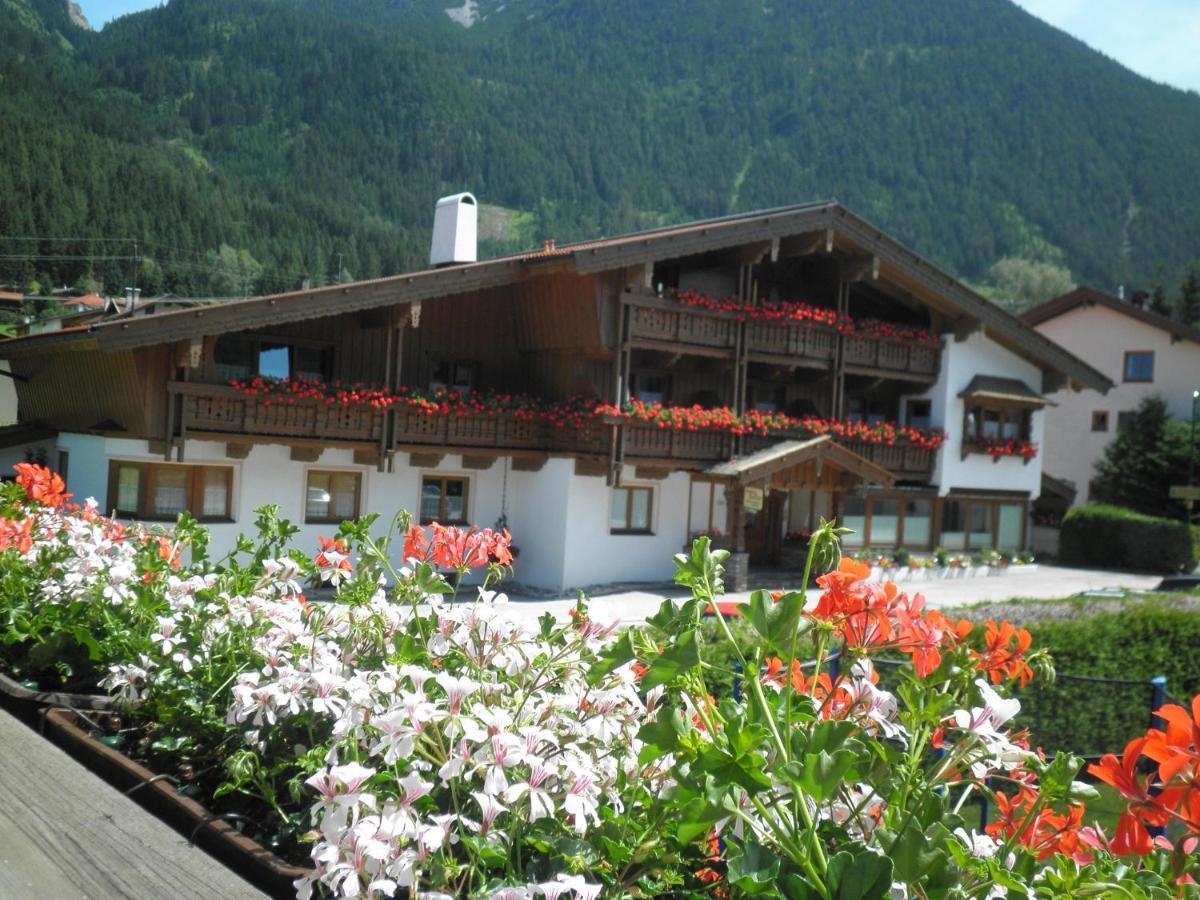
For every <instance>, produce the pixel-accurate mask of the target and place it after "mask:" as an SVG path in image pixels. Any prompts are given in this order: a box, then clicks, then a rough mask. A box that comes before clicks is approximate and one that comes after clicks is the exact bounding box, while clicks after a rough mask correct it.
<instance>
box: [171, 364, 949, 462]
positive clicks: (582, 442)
mask: <svg viewBox="0 0 1200 900" xmlns="http://www.w3.org/2000/svg"><path fill="white" fill-rule="evenodd" d="M170 391H171V393H172V394H173V395H178V396H180V397H181V398H182V403H181V406H180V408H181V416H182V418H181V419H180V421H179V422H178V425H179V428H178V430H177V432H176V434H175V435H174V437H186V436H187V434H188V433H209V434H219V435H221V436H222V437H225V438H236V437H239V436H246V437H250V438H253V437H262V438H281V439H284V440H286V439H288V438H293V439H298V440H306V441H310V442H311V441H327V442H328V443H330V444H343V445H346V444H349V445H359V444H361V445H363V446H369V445H373V446H376V447H378V446H379V445H380V444H381V442H382V441H383V439H384V421H385V413H383V412H382V411H379V410H375V409H371V408H364V407H343V406H330V405H327V404H325V403H322V402H320V401H313V400H297V401H295V402H288V401H286V400H281V399H278V398H275V399H271V398H264V397H247V396H245V395H243V394H241V393H239V392H238V391H236V390H234V389H233V388H231V387H229V386H227V385H213V384H197V383H193V382H172V383H171V384H170ZM391 415H392V427H391V437H392V442H391V449H393V450H396V449H404V448H423V447H428V448H429V449H431V450H434V449H438V450H443V451H449V452H454V451H456V450H457V451H459V452H462V451H466V452H467V453H470V452H471V451H472V450H479V451H493V452H500V453H503V452H504V451H533V452H537V453H556V454H563V455H571V456H586V457H592V458H595V457H605V456H607V455H608V453H609V446H610V445H609V440H610V437H611V431H610V428H611V426H612V425H613V424H615V422H614V421H611V420H605V421H600V420H596V421H592V422H588V423H586V424H585V425H584V426H583V427H582V428H575V427H570V426H568V427H556V426H555V424H554V423H552V422H549V421H547V420H544V419H528V418H517V417H515V416H508V415H497V416H464V417H462V418H459V417H456V416H443V415H437V416H422V415H417V414H415V413H408V412H402V411H399V410H393V412H392V413H391ZM623 428H624V440H623V447H622V449H623V458H624V459H625V460H627V461H631V462H636V461H640V460H645V461H663V462H678V463H683V464H687V463H691V464H696V463H710V462H719V461H721V460H726V459H729V458H730V457H732V456H733V455H734V452H735V448H736V441H735V439H734V437H733V436H732V435H730V434H728V433H726V432H721V431H679V430H676V429H673V428H658V427H655V426H653V425H646V424H640V423H636V422H635V423H627V424H625V425H624V426H623ZM807 436H808V435H805V434H788V433H781V434H777V435H772V436H770V437H756V438H747V439H746V440H745V441H743V452H753V451H754V450H757V449H760V448H762V447H765V446H769V445H771V444H774V443H776V442H778V441H782V440H788V439H792V438H799V439H804V438H805V437H807ZM844 443H845V445H846V446H847V447H849V448H850V449H852V450H854V451H855V452H856V453H859V454H860V455H862V456H864V457H866V458H867V459H869V460H871V462H873V463H876V464H877V465H879V466H882V467H883V468H885V469H887V470H888V471H890V472H893V473H894V474H896V475H901V476H905V477H927V476H929V475H930V474H932V472H933V465H934V460H935V458H936V451H933V450H924V449H921V448H917V447H906V446H893V447H889V446H886V445H883V444H870V443H859V442H852V441H845V442H844Z"/></svg>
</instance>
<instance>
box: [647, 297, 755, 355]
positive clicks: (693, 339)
mask: <svg viewBox="0 0 1200 900" xmlns="http://www.w3.org/2000/svg"><path fill="white" fill-rule="evenodd" d="M739 324H740V323H739V322H738V321H737V319H735V318H733V317H732V316H730V315H728V314H726V313H720V312H714V311H712V310H707V309H690V308H688V307H685V306H680V305H679V304H678V303H674V302H672V301H669V300H662V299H660V298H658V297H655V296H653V295H639V296H638V297H637V299H636V300H631V301H629V340H630V342H631V343H633V344H635V345H637V346H644V347H648V348H650V349H655V348H659V347H661V348H663V349H677V348H678V346H679V345H684V346H686V347H688V348H689V349H691V350H692V351H693V352H696V353H699V354H701V355H705V356H732V355H733V352H734V350H735V349H736V348H737V339H738V325H739Z"/></svg>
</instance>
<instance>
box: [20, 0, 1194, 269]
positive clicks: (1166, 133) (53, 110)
mask: <svg viewBox="0 0 1200 900" xmlns="http://www.w3.org/2000/svg"><path fill="white" fill-rule="evenodd" d="M39 4H40V5H41V6H43V7H46V8H45V9H41V10H40V15H41V16H42V19H41V21H42V22H43V23H52V27H50V24H47V27H44V28H42V29H41V30H40V31H39V30H38V29H35V28H31V27H30V26H29V23H28V21H27V20H28V14H27V13H28V11H29V10H30V9H35V10H36V9H39V6H38V5H39ZM60 5H61V4H60ZM53 7H54V2H53V0H0V36H3V37H4V39H5V41H6V46H7V41H8V40H9V38H10V37H12V36H14V35H16V34H18V33H19V34H20V35H21V37H20V41H19V42H18V43H15V44H14V46H18V47H19V48H20V50H19V52H18V53H16V54H15V55H13V56H11V57H9V58H0V77H2V78H3V79H4V81H3V83H4V85H5V86H6V87H12V88H14V90H8V91H5V92H3V94H2V95H0V116H2V117H3V119H2V120H3V121H4V122H5V123H6V125H7V124H9V123H12V124H13V125H15V130H16V132H17V133H18V138H17V140H16V141H12V142H0V196H15V197H16V198H17V201H18V202H17V203H15V204H7V203H6V204H4V206H3V207H0V235H13V234H16V235H43V236H53V237H64V236H76V235H79V236H88V237H114V236H116V237H137V238H139V240H140V241H141V243H140V244H139V248H140V249H139V255H141V254H143V253H146V252H148V253H149V254H150V255H151V256H153V257H154V258H155V263H154V264H153V265H154V266H156V267H157V269H154V268H153V267H152V268H150V270H149V271H148V272H145V273H142V274H140V275H139V279H140V280H146V279H157V281H158V282H159V284H158V285H157V286H158V287H161V288H169V289H177V290H187V291H193V292H194V291H202V290H212V289H214V286H218V287H219V286H224V287H226V288H228V284H222V273H221V271H220V270H219V268H218V267H217V264H216V262H215V261H214V259H215V254H216V251H217V250H219V248H220V246H221V245H222V244H227V245H229V246H231V247H236V248H240V249H245V250H247V251H249V253H250V254H251V255H252V256H253V257H254V258H255V259H256V260H258V262H259V263H261V264H262V265H263V266H264V269H263V272H262V274H261V276H260V277H259V278H258V282H257V283H256V284H254V285H253V287H254V288H257V289H272V288H276V287H284V286H292V285H293V284H294V283H298V281H299V280H300V279H301V278H304V277H309V278H312V279H315V280H317V281H320V280H323V279H327V278H331V277H336V275H337V273H338V271H339V269H338V265H339V263H338V259H339V256H340V259H341V265H342V267H343V268H344V269H346V270H348V271H349V272H350V273H352V274H353V275H355V276H362V277H365V276H371V275H376V274H381V273H383V272H388V271H396V270H398V269H400V268H405V267H408V266H412V265H420V264H421V263H422V261H423V258H424V253H425V247H426V240H427V236H428V227H429V224H430V218H431V209H432V202H433V199H434V198H435V197H436V196H438V195H439V194H442V193H448V192H451V191H455V190H460V189H463V188H468V189H471V190H473V191H474V192H476V194H477V195H478V196H479V197H480V199H481V200H482V201H484V202H485V203H489V204H494V205H496V206H500V207H505V208H507V209H509V210H514V211H517V212H516V213H515V214H513V215H511V216H509V217H508V220H507V224H508V226H509V227H508V230H507V232H506V233H505V236H504V239H503V240H501V241H497V242H493V243H491V244H490V245H489V246H488V248H487V249H491V250H500V249H505V248H506V247H507V246H510V245H514V244H529V243H532V242H533V241H535V240H536V239H540V238H542V237H551V236H553V237H556V238H558V239H559V240H560V241H562V240H568V239H573V238H580V237H588V236H593V235H596V234H602V233H614V232H618V231H626V230H630V229H633V228H638V227H645V226H647V225H652V224H658V223H662V222H669V221H676V220H681V219H689V218H696V217H703V216H711V215H721V214H725V213H728V212H735V211H741V210H746V209H753V208H761V207H768V206H775V205H780V204H785V203H792V202H798V201H804V200H810V199H819V198H825V197H832V196H836V197H837V198H838V199H840V200H842V201H843V202H845V203H847V204H848V205H850V206H851V207H852V208H854V209H856V210H857V211H859V212H860V213H862V214H863V215H865V216H867V217H868V218H870V219H872V220H874V221H876V222H878V223H879V224H880V225H881V227H884V228H886V229H888V230H889V231H891V232H892V233H894V234H895V235H897V236H899V237H900V238H902V239H903V240H905V241H906V242H907V243H909V244H911V245H912V246H913V247H914V249H917V250H919V251H921V252H923V253H926V254H929V255H930V256H931V257H933V258H934V259H936V260H937V261H939V262H940V263H942V264H943V265H945V266H947V267H948V268H950V269H951V270H953V271H955V272H957V273H958V274H961V275H963V276H966V277H974V278H978V277H980V276H981V275H982V274H983V273H985V272H986V270H987V268H988V267H989V266H990V265H991V264H992V263H994V262H995V261H996V260H998V259H1000V258H1001V257H1005V256H1022V257H1026V258H1029V259H1037V260H1043V261H1048V262H1054V263H1058V264H1064V265H1067V266H1069V267H1070V268H1071V270H1072V271H1073V272H1074V273H1075V275H1076V277H1077V278H1080V279H1081V280H1086V281H1092V282H1097V283H1099V284H1102V285H1107V286H1113V285H1115V284H1117V283H1126V284H1130V285H1133V284H1138V283H1146V282H1148V281H1150V280H1151V279H1154V278H1156V277H1162V276H1163V275H1166V276H1167V277H1173V276H1174V274H1175V273H1176V272H1178V271H1179V270H1181V269H1182V267H1183V266H1184V265H1185V263H1186V261H1187V260H1188V259H1189V258H1191V257H1192V256H1194V255H1196V254H1197V253H1198V251H1200V192H1195V191H1191V190H1186V189H1182V187H1183V186H1186V185H1188V184H1194V183H1195V181H1196V178H1197V176H1198V175H1200V97H1198V96H1197V95H1195V94H1185V93H1183V92H1180V91H1176V90H1173V89H1170V88H1166V87H1162V86H1159V85H1154V84H1152V83H1150V82H1148V81H1146V80H1145V79H1142V78H1139V77H1138V76H1136V75H1133V74H1132V73H1130V72H1128V71H1126V70H1125V69H1123V68H1121V67H1120V66H1118V65H1117V64H1116V63H1114V62H1112V61H1111V60H1108V59H1107V58H1105V57H1103V56H1101V55H1100V54H1097V53H1095V52H1093V51H1091V50H1089V49H1088V48H1086V47H1085V46H1084V45H1082V44H1081V43H1079V42H1077V41H1075V40H1073V39H1072V38H1070V37H1068V36H1066V35H1064V34H1062V33H1061V32H1058V31H1056V30H1055V29H1053V28H1050V27H1049V26H1047V25H1045V24H1043V23H1041V22H1040V21H1038V20H1037V19H1035V18H1033V17H1031V16H1029V15H1027V14H1026V13H1024V12H1022V11H1021V10H1020V9H1019V8H1017V7H1016V6H1014V5H1012V4H1011V3H1008V2H1006V0H1004V2H1001V0H853V2H849V0H848V2H843V3H838V4H830V3H828V2H825V0H656V2H654V3H645V2H642V0H509V2H500V0H469V2H464V3H461V4H460V3H458V2H457V0H341V2H337V0H172V2H171V3H169V4H168V5H167V6H165V7H163V8H159V9H155V10H150V11H147V12H145V13H140V14H138V15H135V16H129V17H126V18H123V19H121V20H118V21H117V22H115V23H113V24H111V25H110V26H109V27H107V28H105V29H104V31H103V32H101V33H99V34H95V35H92V34H90V33H87V32H83V31H82V30H79V29H73V26H71V24H70V22H69V18H68V17H67V16H66V14H65V12H64V13H63V14H62V15H60V16H58V17H57V18H51V17H50V15H49V12H48V11H47V10H48V9H50V8H53ZM18 8H20V9H22V10H24V11H25V13H26V14H25V15H24V16H23V17H19V16H17V15H15V13H14V10H17V9H18ZM447 10H449V13H452V14H453V15H451V14H448V12H447ZM467 25H469V27H464V26H467ZM48 61H51V62H53V66H52V68H53V70H54V73H55V74H54V76H53V77H52V78H50V79H47V78H45V75H44V73H45V72H46V68H47V67H46V63H47V62H48ZM6 131H9V133H10V134H11V133H12V129H8V128H6ZM6 175H7V177H8V181H7V182H6V181H5V178H6ZM6 187H8V188H10V190H11V191H12V193H11V194H9V193H6V192H5V188H6ZM56 246H57V245H56ZM98 246H103V247H112V246H118V245H114V244H101V245H98ZM50 249H51V245H50V244H48V243H42V244H36V243H34V242H28V241H27V242H23V243H20V242H18V243H17V244H14V243H12V242H8V243H5V242H3V241H0V257H13V256H20V255H21V254H22V253H25V254H29V255H30V256H34V257H38V258H35V259H30V260H28V261H24V262H22V261H15V260H11V259H7V260H6V259H4V258H0V266H4V265H7V266H8V267H9V268H8V269H4V268H0V279H3V278H4V277H6V276H7V277H9V278H13V277H20V278H28V277H31V276H35V275H36V274H37V273H46V277H53V278H54V279H55V280H64V279H65V280H73V279H74V278H77V277H79V276H80V275H81V274H82V273H83V272H84V271H85V270H87V269H89V268H90V269H92V270H93V271H96V272H97V274H99V275H100V276H101V277H103V278H104V279H105V280H106V281H111V280H112V279H113V278H129V277H132V276H131V275H128V274H126V272H127V271H128V270H129V269H130V268H131V267H132V265H133V263H132V262H129V261H125V260H111V261H99V262H97V261H94V260H50V259H47V258H46V257H48V256H51V255H54V254H52V253H50V252H48V251H49V250H50ZM74 249H75V250H77V251H78V252H75V253H72V254H59V255H76V256H83V255H86V254H85V253H84V252H83V248H82V247H81V246H77V247H75V248H74ZM95 255H98V254H95V253H94V252H93V256H95ZM107 255H110V256H120V255H122V254H119V253H109V254H107ZM106 267H107V268H106ZM114 267H116V272H113V271H111V269H112V268H114ZM122 267H124V268H122ZM15 268H19V269H20V271H14V269H15ZM241 286H242V287H243V289H244V288H245V285H244V283H243V284H242V285H241Z"/></svg>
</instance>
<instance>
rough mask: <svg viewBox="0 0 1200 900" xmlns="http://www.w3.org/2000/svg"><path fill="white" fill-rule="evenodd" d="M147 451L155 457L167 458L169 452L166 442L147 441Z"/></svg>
mask: <svg viewBox="0 0 1200 900" xmlns="http://www.w3.org/2000/svg"><path fill="white" fill-rule="evenodd" d="M146 450H147V451H149V452H150V453H153V454H154V455H155V456H165V455H166V454H167V453H168V452H169V451H168V447H167V442H166V441H158V440H154V441H146Z"/></svg>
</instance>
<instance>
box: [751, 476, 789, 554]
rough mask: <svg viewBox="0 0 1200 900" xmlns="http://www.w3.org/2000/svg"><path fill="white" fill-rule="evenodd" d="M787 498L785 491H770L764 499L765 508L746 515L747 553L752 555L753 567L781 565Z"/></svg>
mask: <svg viewBox="0 0 1200 900" xmlns="http://www.w3.org/2000/svg"><path fill="white" fill-rule="evenodd" d="M786 497H787V495H786V494H785V493H784V492H783V491H772V490H768V491H767V492H766V496H765V497H764V498H763V508H762V509H760V510H759V511H758V512H747V513H746V552H747V553H749V554H750V564H751V565H757V566H776V565H779V551H780V549H781V547H782V546H783V505H784V501H785V499H786Z"/></svg>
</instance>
